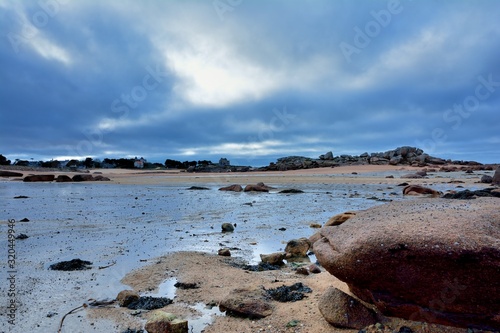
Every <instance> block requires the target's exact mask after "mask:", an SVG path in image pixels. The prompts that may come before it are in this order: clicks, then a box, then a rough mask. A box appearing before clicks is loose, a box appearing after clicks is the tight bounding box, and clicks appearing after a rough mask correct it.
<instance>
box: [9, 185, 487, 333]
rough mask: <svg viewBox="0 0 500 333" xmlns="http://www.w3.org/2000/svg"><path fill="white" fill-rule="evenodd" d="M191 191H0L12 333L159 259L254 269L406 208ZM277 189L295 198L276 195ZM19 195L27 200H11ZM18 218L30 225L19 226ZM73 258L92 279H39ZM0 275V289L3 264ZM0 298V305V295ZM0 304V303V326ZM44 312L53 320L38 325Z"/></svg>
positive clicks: (364, 193) (323, 191)
mask: <svg viewBox="0 0 500 333" xmlns="http://www.w3.org/2000/svg"><path fill="white" fill-rule="evenodd" d="M378 176H380V175H378ZM448 176H449V177H453V176H454V175H448ZM353 177H355V176H354V175H353ZM476 177H477V175H476ZM445 180H446V179H445ZM192 185H196V184H189V183H186V184H175V185H146V186H145V185H117V184H111V183H23V182H12V181H10V182H9V181H7V182H0V201H1V202H2V207H1V208H0V221H1V228H2V235H4V236H3V237H2V239H1V240H0V248H2V249H7V237H6V234H7V232H4V231H6V230H7V223H6V221H7V220H8V219H15V220H16V223H15V231H16V234H20V233H24V234H26V235H28V236H29V238H27V239H24V240H16V260H17V270H16V288H17V290H16V294H17V295H16V296H17V302H18V310H17V315H18V317H17V326H16V328H15V329H16V330H14V331H12V332H17V331H19V332H24V331H30V330H31V331H57V325H58V323H59V320H60V318H61V316H62V315H63V314H64V313H66V312H67V311H69V310H70V309H71V308H73V307H76V306H78V305H81V304H82V303H83V302H85V301H86V300H87V299H89V298H93V299H98V300H100V299H104V298H115V297H116V295H117V293H118V292H119V291H120V290H122V289H125V288H126V286H124V285H122V284H121V282H120V280H121V279H122V278H123V277H124V276H125V274H127V273H128V272H130V271H131V270H132V269H135V268H138V267H140V266H143V265H146V264H147V263H148V262H146V261H147V260H149V263H151V262H152V261H151V259H153V258H155V257H159V256H161V255H164V254H167V253H169V252H173V251H204V252H210V253H217V250H218V249H219V248H221V247H229V248H231V252H232V255H233V256H236V257H241V258H244V259H245V260H248V261H249V263H257V262H258V261H259V260H260V258H259V254H262V253H272V252H277V251H282V250H283V249H284V248H285V245H286V242H288V241H289V240H291V239H294V238H300V237H309V236H311V235H312V234H313V233H314V232H316V229H312V228H311V227H310V224H311V223H318V224H323V223H324V222H326V221H327V220H328V218H330V217H331V216H333V215H335V214H338V213H341V212H344V211H349V210H361V209H366V208H369V207H372V206H375V205H379V204H382V203H384V202H383V201H378V200H375V199H383V200H406V199H405V198H403V196H402V195H401V188H400V187H397V186H391V185H386V184H378V185H371V184H366V185H359V184H358V185H356V184H349V185H348V184H279V185H276V187H277V189H276V190H272V191H271V192H270V193H234V192H222V191H218V190H217V189H218V188H219V187H220V184H217V183H208V184H203V186H206V187H208V188H209V190H188V189H187V188H189V187H190V186H192ZM269 185H271V186H272V185H273V184H269ZM455 187H456V185H455V184H438V185H435V186H433V188H435V189H437V190H447V189H453V188H455ZM287 188H296V189H300V190H303V191H304V192H305V193H301V194H279V193H278V191H279V190H282V189H287ZM20 195H24V196H28V198H26V199H14V197H15V196H20ZM23 218H28V219H29V220H30V221H29V222H19V221H20V220H21V219H23ZM224 222H230V223H233V224H235V225H236V227H235V231H234V232H233V233H222V232H221V224H222V223H224ZM5 252H7V251H5ZM74 258H80V259H82V260H89V261H91V262H93V269H91V270H88V271H79V272H56V271H50V270H48V266H49V265H50V264H53V263H55V262H59V261H63V260H71V259H74ZM311 260H313V261H314V260H315V258H314V257H313V256H312V257H311ZM110 264H113V265H112V266H110V267H108V268H105V269H99V267H104V266H107V265H110ZM2 266H3V267H2V279H4V274H5V272H6V271H7V270H8V269H7V267H6V263H5V261H2ZM167 287H168V286H167ZM0 288H1V290H0V292H1V295H2V297H4V295H6V294H7V292H6V290H4V289H5V287H4V286H3V285H2V286H1V287H0ZM5 304H7V303H6V301H3V299H2V304H0V307H1V309H0V310H1V313H2V317H0V319H1V320H2V321H4V320H6V318H5V313H6V309H5ZM34 310H36V311H34ZM50 312H55V313H58V315H56V316H52V317H47V314H48V313H50ZM21 318H23V320H21ZM203 320H206V319H203ZM106 325H108V326H109V325H111V327H114V326H113V323H107V324H106ZM96 326H97V325H90V323H89V322H88V320H86V318H85V316H84V315H82V316H79V317H78V316H73V317H71V318H70V317H68V318H67V319H66V321H65V327H66V330H65V331H67V332H70V331H71V332H87V331H102V330H103V326H102V323H101V322H99V326H98V328H96ZM113 330H114V331H116V328H111V331H113Z"/></svg>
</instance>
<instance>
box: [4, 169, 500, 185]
mask: <svg viewBox="0 0 500 333" xmlns="http://www.w3.org/2000/svg"><path fill="white" fill-rule="evenodd" d="M453 166H455V167H461V166H460V165H451V166H450V167H453ZM0 170H8V171H14V170H16V171H17V172H20V173H23V177H25V176H27V175H42V174H53V175H55V176H56V177H57V176H58V175H69V176H71V175H77V174H90V175H101V176H105V177H108V178H110V179H111V180H110V181H109V182H102V183H103V184H105V183H114V184H124V185H151V184H169V183H173V184H176V183H218V184H221V186H225V185H227V184H233V183H234V184H238V183H240V184H255V183H258V182H263V183H270V184H286V183H297V184H307V183H333V184H335V183H346V182H347V183H352V184H363V183H370V184H377V183H380V182H383V183H387V184H391V185H394V184H396V183H398V182H402V181H406V182H409V183H417V182H421V183H428V182H429V181H431V180H432V179H437V178H444V179H446V178H452V179H453V178H460V179H461V180H462V181H465V182H466V183H467V184H471V182H470V181H467V180H468V179H469V178H471V179H474V178H480V176H481V175H483V174H492V173H493V172H494V171H491V170H488V171H486V170H481V171H474V172H473V173H472V174H469V176H470V177H462V176H464V174H465V171H461V170H458V171H456V172H443V171H439V170H437V168H436V169H434V170H436V171H428V172H429V176H431V177H424V178H421V179H408V178H401V175H403V174H411V173H415V172H417V171H421V170H433V168H421V167H413V166H401V165H399V166H391V165H346V166H338V167H333V168H332V167H323V168H312V169H300V170H289V171H248V172H223V173H210V172H199V173H197V172H194V173H188V172H185V171H184V170H139V169H89V170H86V171H65V170H54V169H52V170H44V169H33V168H30V169H29V170H26V169H24V170H23V169H16V168H2V167H0ZM388 176H389V177H390V176H393V177H394V178H387V177H388ZM476 176H477V177H476ZM0 179H1V180H5V181H9V180H10V181H20V180H22V179H21V178H18V177H17V178H16V177H12V178H6V177H2V178H0Z"/></svg>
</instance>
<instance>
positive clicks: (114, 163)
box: [0, 155, 214, 169]
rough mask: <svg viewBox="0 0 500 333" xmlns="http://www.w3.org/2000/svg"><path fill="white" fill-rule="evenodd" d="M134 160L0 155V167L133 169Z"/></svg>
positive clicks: (170, 163) (181, 165) (168, 164)
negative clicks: (31, 157)
mask: <svg viewBox="0 0 500 333" xmlns="http://www.w3.org/2000/svg"><path fill="white" fill-rule="evenodd" d="M135 161H136V159H135V158H105V159H104V160H102V162H101V160H99V159H93V158H91V157H87V158H85V159H84V160H76V159H72V160H70V161H69V162H67V163H66V164H65V165H61V163H62V162H61V161H58V160H50V161H36V162H35V161H27V160H20V159H16V160H15V162H14V163H12V162H11V160H8V159H7V158H6V157H5V156H3V155H0V165H11V164H13V165H18V166H30V165H31V166H39V167H42V168H59V167H67V168H87V169H91V168H121V169H134V163H135ZM209 165H214V163H213V162H212V161H208V160H200V161H184V162H181V161H177V160H172V159H166V160H165V163H164V164H161V163H149V162H145V163H144V169H153V168H162V167H165V168H168V169H187V168H189V167H191V166H193V167H196V166H200V167H206V166H209Z"/></svg>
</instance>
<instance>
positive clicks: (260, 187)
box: [219, 182, 274, 192]
mask: <svg viewBox="0 0 500 333" xmlns="http://www.w3.org/2000/svg"><path fill="white" fill-rule="evenodd" d="M272 189H274V187H271V186H268V185H266V184H264V183H262V182H260V183H257V184H248V185H246V186H245V187H244V188H243V187H242V186H241V185H239V184H233V185H229V186H225V187H221V188H219V191H231V192H241V191H243V192H269V190H272Z"/></svg>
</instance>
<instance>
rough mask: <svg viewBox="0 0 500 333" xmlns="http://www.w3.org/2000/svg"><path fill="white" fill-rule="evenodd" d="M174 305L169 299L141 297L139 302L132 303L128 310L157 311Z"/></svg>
mask: <svg viewBox="0 0 500 333" xmlns="http://www.w3.org/2000/svg"><path fill="white" fill-rule="evenodd" d="M172 303H173V301H172V300H171V299H170V298H167V297H152V296H141V297H139V299H138V300H137V301H135V302H132V303H130V304H129V305H128V306H127V308H129V309H131V310H139V309H140V310H155V309H161V308H163V307H165V306H167V305H169V304H172Z"/></svg>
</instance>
